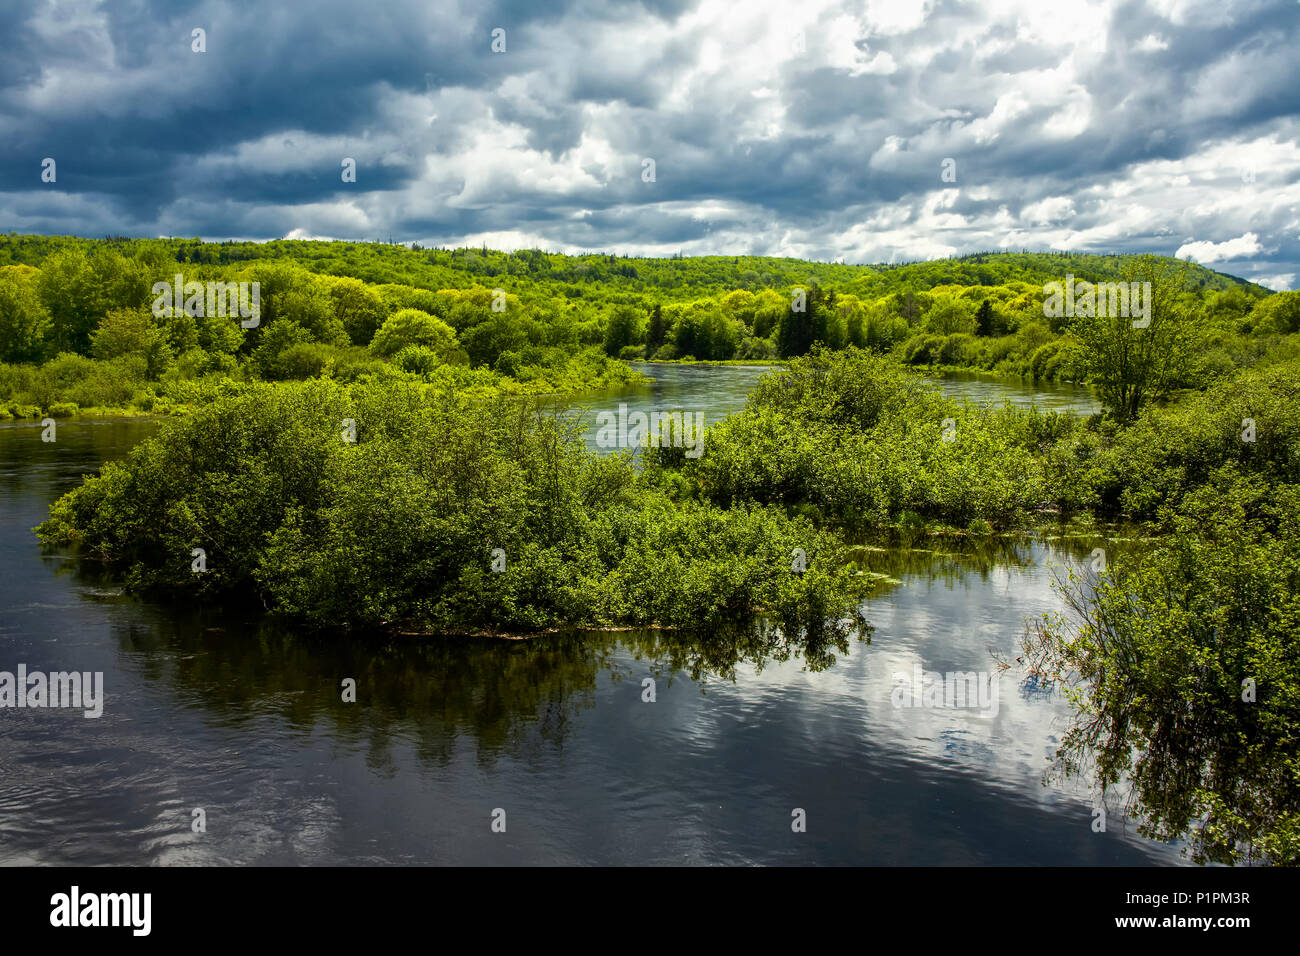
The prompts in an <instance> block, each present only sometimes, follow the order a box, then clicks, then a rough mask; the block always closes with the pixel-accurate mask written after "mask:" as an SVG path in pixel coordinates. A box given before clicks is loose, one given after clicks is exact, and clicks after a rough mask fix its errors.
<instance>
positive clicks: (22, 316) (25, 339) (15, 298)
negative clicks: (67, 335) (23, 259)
mask: <svg viewBox="0 0 1300 956" xmlns="http://www.w3.org/2000/svg"><path fill="white" fill-rule="evenodd" d="M34 274H35V270H34V269H31V268H25V267H22V266H6V267H4V268H2V269H0V361H4V362H39V361H40V360H41V359H43V358H46V357H47V351H46V341H47V339H48V338H49V336H50V332H51V324H50V313H49V311H48V310H47V309H46V308H45V305H44V303H43V302H41V298H40V295H39V294H38V293H37V283H36V280H35V278H34Z"/></svg>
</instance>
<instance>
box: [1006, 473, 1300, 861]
mask: <svg viewBox="0 0 1300 956" xmlns="http://www.w3.org/2000/svg"><path fill="white" fill-rule="evenodd" d="M1297 515H1300V485H1297V484H1294V483H1291V484H1285V485H1280V486H1279V485H1275V484H1272V483H1270V482H1268V481H1264V480H1262V479H1261V478H1260V477H1259V476H1248V475H1244V474H1241V473H1240V472H1239V471H1238V470H1237V468H1236V466H1235V465H1226V466H1224V467H1222V468H1221V469H1218V470H1217V471H1215V473H1214V474H1213V475H1212V476H1210V478H1209V480H1208V481H1207V483H1206V484H1204V485H1203V486H1201V487H1200V488H1198V489H1197V490H1196V491H1195V492H1192V493H1191V494H1189V495H1188V496H1187V497H1186V498H1185V499H1183V501H1182V502H1181V504H1180V505H1179V507H1178V508H1176V509H1174V508H1167V509H1165V510H1164V512H1163V514H1162V519H1161V530H1162V531H1163V532H1164V535H1163V536H1162V537H1161V538H1160V539H1159V540H1158V542H1157V544H1156V545H1155V546H1154V548H1153V550H1151V551H1150V552H1149V553H1144V554H1138V555H1136V556H1134V557H1132V558H1131V559H1128V560H1124V559H1122V558H1121V559H1120V560H1117V561H1115V562H1113V563H1111V564H1110V566H1109V568H1108V570H1107V571H1106V573H1105V574H1104V575H1102V576H1101V578H1100V579H1099V580H1094V581H1080V580H1075V581H1072V582H1069V583H1067V584H1065V585H1064V586H1063V588H1062V590H1063V592H1064V594H1065V597H1066V600H1067V602H1068V606H1069V614H1068V615H1054V616H1050V617H1048V618H1046V619H1045V620H1044V621H1043V622H1042V623H1041V624H1040V625H1039V627H1038V628H1037V630H1036V632H1034V633H1033V634H1032V635H1031V636H1030V637H1029V638H1027V639H1026V651H1027V654H1028V656H1029V657H1030V659H1031V660H1032V662H1033V667H1034V668H1035V670H1036V672H1037V673H1039V674H1041V675H1043V676H1044V677H1047V678H1049V679H1052V680H1057V681H1062V682H1064V683H1065V684H1066V685H1067V686H1068V687H1070V688H1071V696H1072V698H1073V699H1074V701H1075V702H1076V704H1077V705H1078V707H1079V717H1078V719H1077V720H1076V722H1075V724H1074V726H1073V727H1072V729H1071V730H1070V732H1069V733H1068V734H1067V736H1066V737H1065V739H1064V741H1063V743H1062V746H1061V748H1060V750H1059V752H1058V759H1059V767H1060V769H1061V770H1062V771H1064V772H1066V773H1079V772H1082V771H1084V770H1092V771H1094V772H1095V774H1096V776H1097V779H1098V780H1099V782H1100V783H1101V784H1102V785H1103V786H1104V787H1106V788H1108V789H1109V788H1120V787H1122V788H1123V789H1124V790H1126V791H1128V792H1129V793H1130V795H1131V796H1132V798H1133V800H1132V803H1133V805H1134V807H1135V809H1136V811H1137V812H1138V814H1139V815H1140V817H1141V818H1142V820H1143V822H1142V826H1141V828H1140V829H1141V832H1142V833H1144V834H1146V835H1149V836H1152V837H1155V838H1156V839H1164V840H1168V839H1175V838H1181V837H1184V836H1190V838H1191V849H1192V854H1193V857H1194V858H1195V859H1196V860H1197V861H1198V862H1203V863H1204V862H1213V863H1240V862H1261V861H1262V862H1267V863H1274V864H1288V865H1296V864H1298V863H1300V811H1298V810H1297V807H1298V806H1300V749H1298V748H1297V747H1296V740H1297V739H1298V738H1300V643H1297V641H1296V635H1297V633H1300V576H1297V574H1296V567H1297V563H1298V562H1300V524H1298V523H1297Z"/></svg>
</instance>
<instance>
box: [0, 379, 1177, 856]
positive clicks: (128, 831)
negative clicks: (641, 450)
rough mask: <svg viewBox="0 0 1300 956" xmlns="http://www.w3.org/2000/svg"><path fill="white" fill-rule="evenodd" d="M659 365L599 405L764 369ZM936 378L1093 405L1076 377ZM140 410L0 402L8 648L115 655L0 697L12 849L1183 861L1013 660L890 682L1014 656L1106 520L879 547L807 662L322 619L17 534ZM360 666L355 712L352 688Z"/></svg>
mask: <svg viewBox="0 0 1300 956" xmlns="http://www.w3.org/2000/svg"><path fill="white" fill-rule="evenodd" d="M649 371H650V374H653V375H655V376H657V377H658V381H657V382H656V384H654V385H650V386H642V387H638V388H635V389H631V390H628V391H627V392H625V393H623V394H621V395H617V396H605V397H602V398H601V399H599V400H593V401H591V402H588V403H586V406H587V411H588V412H591V411H593V410H598V409H600V408H604V407H615V408H616V407H617V404H618V402H619V401H626V402H628V403H629V404H630V405H631V406H632V407H634V408H640V409H643V410H653V409H655V408H661V409H662V408H671V407H679V408H688V409H699V410H703V411H705V412H706V413H707V417H708V418H709V419H710V420H716V419H717V418H719V417H721V416H722V415H725V414H728V413H730V412H732V411H735V410H736V409H737V408H739V407H740V406H741V405H743V403H744V398H745V394H746V393H747V392H748V390H749V388H750V387H752V383H753V381H754V379H755V377H756V376H757V375H758V374H761V372H762V371H763V370H761V369H753V368H748V369H746V368H737V367H725V368H688V367H680V366H671V367H663V366H656V367H652V368H651V369H650V370H649ZM943 387H944V388H945V390H947V391H949V392H951V393H953V394H964V395H967V396H969V397H971V398H972V399H973V400H976V401H998V400H1002V399H1004V398H1005V399H1007V400H1010V401H1013V402H1019V403H1024V402H1038V403H1039V404H1042V405H1044V406H1050V407H1057V408H1066V407H1072V408H1076V409H1078V410H1081V411H1089V410H1091V408H1092V407H1095V406H1094V403H1093V400H1092V398H1091V396H1090V395H1089V394H1088V393H1087V392H1086V391H1084V390H1080V389H1068V388H1065V389H1062V388H1052V389H1035V388H1033V387H1030V386H1020V385H999V384H998V383H992V382H989V381H988V380H962V379H956V380H948V381H946V382H945V383H944V384H943ZM611 398H612V399H613V400H614V402H613V405H612V406H611V405H609V404H607V403H606V399H611ZM154 427H156V425H155V423H152V422H149V421H139V420H136V421H132V420H116V421H86V420H72V421H65V422H61V423H60V424H59V426H58V435H57V441H56V442H54V443H44V442H42V441H41V440H40V428H39V426H37V425H35V424H33V423H9V424H4V425H0V670H7V671H11V672H12V671H15V670H16V668H17V665H18V664H20V663H22V664H25V665H26V666H27V668H28V670H29V671H45V672H50V671H59V670H69V669H75V670H79V671H102V672H103V673H104V682H105V688H106V700H105V705H104V713H103V716H102V717H100V718H98V719H85V718H84V717H83V716H82V714H81V712H80V711H68V710H55V709H41V710H31V709H23V710H16V709H8V708H6V709H3V710H0V863H4V864H11V865H12V864H70V863H78V864H140V865H148V864H211V863H243V864H374V863H421V864H542V863H559V864H564V863H591V864H644V863H667V864H673V863H676V864H688V863H698V864H755V863H758V864H785V863H791V864H801V863H824V864H1015V863H1024V864H1119V865H1142V864H1151V863H1176V862H1179V861H1180V857H1179V856H1178V853H1177V850H1176V848H1174V847H1170V846H1167V845H1164V844H1159V843H1154V842H1152V841H1149V840H1146V839H1143V838H1141V837H1139V836H1137V834H1136V832H1135V827H1134V824H1133V823H1132V822H1128V823H1126V822H1125V821H1124V820H1123V818H1122V815H1121V813H1120V810H1119V808H1117V807H1111V808H1110V812H1109V815H1108V816H1107V818H1106V829H1105V832H1096V831H1095V824H1094V820H1095V814H1094V812H1093V800H1092V799H1091V798H1090V796H1089V794H1088V792H1087V790H1086V788H1084V787H1083V786H1082V785H1078V784H1063V783H1061V782H1059V781H1050V782H1049V783H1047V784H1044V782H1043V772H1044V770H1045V768H1046V766H1047V757H1048V755H1049V754H1050V753H1051V752H1052V750H1053V747H1054V745H1055V743H1056V742H1057V741H1058V738H1059V736H1060V734H1061V733H1062V731H1063V729H1064V727H1065V725H1066V722H1067V719H1068V717H1069V713H1070V711H1069V708H1068V706H1067V705H1066V704H1065V702H1064V701H1062V700H1061V699H1060V697H1059V696H1058V695H1056V694H1053V693H1052V692H1050V691H1044V690H1041V689H1038V688H1035V687H1032V686H1026V685H1022V684H1021V683H1020V682H1019V680H1018V679H1017V678H1016V677H1015V672H1014V671H1012V672H1007V673H1006V674H1004V675H1003V676H1002V677H1001V679H1000V681H999V683H998V687H999V695H998V697H997V707H996V709H992V708H988V707H986V708H984V709H982V710H980V709H972V708H966V709H936V708H923V707H898V706H895V705H894V704H895V697H896V688H897V687H898V686H899V682H900V676H899V675H911V674H913V673H914V672H915V668H917V667H918V666H919V667H920V668H921V669H922V670H924V671H935V672H940V673H944V672H951V671H974V672H993V671H994V670H996V668H995V666H994V657H993V655H994V654H995V653H998V654H1003V655H1009V656H1010V657H1015V656H1016V646H1017V641H1018V639H1019V636H1020V634H1021V631H1022V629H1023V626H1024V622H1025V620H1026V619H1028V618H1034V617H1037V616H1038V615H1040V614H1041V613H1043V612H1044V611H1048V610H1052V609H1054V608H1056V607H1057V606H1058V602H1057V599H1056V597H1055V596H1054V594H1053V592H1052V589H1051V581H1052V575H1053V573H1054V570H1056V571H1059V570H1060V569H1062V568H1063V567H1065V566H1066V565H1067V564H1068V563H1071V562H1078V561H1081V560H1083V559H1085V558H1086V556H1087V555H1088V553H1089V551H1090V549H1091V548H1092V547H1093V546H1095V544H1096V542H1095V541H1091V540H1086V539H1078V540H1067V539H1052V540H1049V539H1046V538H1043V539H1032V540H1031V539H1025V540H1016V541H1007V540H999V541H995V542H993V543H992V544H987V545H984V546H982V547H981V548H975V549H968V550H966V551H964V552H958V553H954V554H938V553H935V552H933V551H929V550H926V549H913V550H908V551H901V550H900V551H894V552H884V553H881V554H880V555H879V556H878V557H879V561H878V562H877V563H876V565H875V567H876V569H877V570H881V571H883V572H884V573H887V574H889V575H891V577H892V578H893V580H892V581H891V582H887V583H885V584H883V585H882V587H881V589H880V590H879V591H878V592H877V593H876V594H875V595H874V596H873V597H872V599H871V600H869V601H868V603H867V608H866V613H867V616H868V618H869V619H870V621H871V623H872V624H873V625H874V628H875V630H874V633H873V635H872V640H871V643H870V644H865V643H855V644H852V645H851V646H850V649H849V652H848V653H847V654H839V653H837V654H836V657H837V658H838V659H837V660H836V661H835V662H834V663H833V664H832V665H831V666H828V667H825V668H823V669H820V670H813V669H806V668H805V666H804V661H802V660H799V659H794V660H788V661H784V662H781V661H757V662H756V661H753V660H745V659H741V660H738V661H734V662H733V661H723V662H721V663H719V662H717V661H714V662H712V663H713V665H714V669H713V670H712V671H710V670H709V668H705V669H704V670H703V672H701V673H699V674H695V675H692V674H691V673H690V670H691V667H690V663H689V659H690V657H691V651H690V647H689V645H686V646H683V645H681V644H680V642H677V641H673V640H669V639H667V638H666V637H665V636H664V635H655V634H652V633H638V632H632V633H615V634H583V633H574V634H566V635H557V636H551V637H544V638H539V639H535V640H531V641H493V640H456V641H415V640H402V641H394V642H391V643H385V644H380V645H377V644H373V643H368V642H363V641H357V640H344V639H321V638H315V637H311V638H309V637H306V636H303V635H301V634H298V633H294V632H293V631H292V630H287V629H284V628H282V627H279V626H276V625H273V624H271V623H269V622H267V621H265V620H261V619H258V618H256V617H253V616H251V615H250V614H249V613H247V612H240V613H238V614H236V613H233V612H223V611H221V610H219V609H206V610H205V609H197V608H193V607H176V606H164V605H158V604H151V603H146V602H141V601H137V600H134V599H131V598H129V597H126V596H123V595H122V594H121V591H120V585H119V584H118V583H117V582H112V581H102V580H96V579H93V578H90V577H87V576H86V575H85V574H83V573H79V572H77V571H76V570H74V568H73V565H72V562H71V561H70V560H69V559H68V558H67V557H66V556H62V555H59V554H42V553H41V551H40V550H39V548H38V547H37V544H36V541H35V538H34V536H33V535H32V533H31V528H32V527H33V526H34V525H36V524H37V523H39V522H40V521H41V520H42V519H43V518H44V516H45V514H46V509H47V508H48V506H49V503H50V502H51V501H53V500H54V499H55V498H56V497H57V496H58V495H60V494H61V493H63V492H64V491H66V490H68V489H70V488H72V487H73V486H75V485H76V484H77V482H78V481H79V480H80V477H81V475H83V474H84V473H88V472H92V471H94V469H95V468H96V467H97V466H98V465H99V464H100V463H101V462H103V461H105V460H108V459H112V458H117V457H121V456H123V455H125V454H126V453H127V452H128V450H129V449H130V448H131V447H132V445H133V444H134V443H136V442H137V441H139V440H140V439H141V438H142V437H144V436H145V435H147V434H148V433H149V432H150V431H151V430H152V429H153V428H154ZM590 437H591V431H590V429H589V430H588V438H589V440H590ZM732 663H734V667H728V666H727V665H728V664H732ZM675 664H676V665H680V666H675ZM719 670H720V671H723V673H718V671H719ZM349 677H351V678H353V679H355V680H356V682H357V696H358V702H357V703H343V702H342V701H341V700H340V691H339V688H340V684H341V682H342V681H343V680H344V679H345V678H349ZM647 677H649V678H653V679H654V680H655V682H656V683H655V700H654V701H653V702H646V701H644V700H643V680H644V679H645V678H647ZM196 810H202V818H203V820H204V821H205V823H206V829H205V830H204V832H195V828H194V825H193V822H194V821H195V820H196V819H197V818H198V817H197V816H196V813H195V811H196ZM497 810H503V811H504V817H505V821H506V826H505V832H494V831H493V828H492V822H493V814H494V811H497ZM797 811H802V812H803V818H804V819H805V820H806V832H793V830H792V826H791V822H792V820H793V819H795V818H796V815H797ZM497 818H498V819H500V814H498V815H497Z"/></svg>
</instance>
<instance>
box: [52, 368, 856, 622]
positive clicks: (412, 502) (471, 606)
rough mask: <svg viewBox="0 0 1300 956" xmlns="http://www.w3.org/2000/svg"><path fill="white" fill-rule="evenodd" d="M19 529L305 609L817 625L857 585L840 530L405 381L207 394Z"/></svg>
mask: <svg viewBox="0 0 1300 956" xmlns="http://www.w3.org/2000/svg"><path fill="white" fill-rule="evenodd" d="M349 418H350V419H353V420H354V421H355V422H356V423H357V441H356V442H355V443H352V442H348V441H344V440H343V437H342V434H341V431H340V429H341V422H342V421H343V420H344V419H349ZM39 533H40V535H41V538H42V540H44V541H45V542H47V543H62V544H76V545H78V546H80V548H81V549H82V553H83V554H84V555H86V556H87V557H93V558H97V559H99V560H103V561H106V562H108V563H109V564H111V565H113V566H114V567H117V568H120V569H122V570H124V571H125V573H126V574H127V578H128V580H129V582H130V584H131V586H132V587H134V588H139V589H145V590H165V591H172V592H179V593H186V594H192V595H195V596H199V597H209V598H221V599H235V598H237V597H238V596H239V595H241V594H242V595H244V596H245V597H248V598H252V597H254V596H256V597H258V598H260V600H261V601H263V602H265V603H266V604H267V606H269V607H271V608H272V609H274V610H275V611H277V612H278V613H281V614H284V615H286V616H289V617H292V618H294V619H298V620H302V621H304V622H307V623H309V624H313V625H316V626H347V627H402V628H422V629H424V628H428V629H434V630H438V631H462V632H463V631H466V630H480V629H489V630H522V631H531V630H537V629H541V628H546V627H553V626H557V625H561V624H565V625H575V624H577V625H582V624H586V625H612V624H640V625H647V624H655V623H657V624H662V625H665V626H672V627H691V628H711V627H717V626H723V625H736V624H742V625H743V624H745V623H746V622H752V621H753V620H754V619H755V617H756V616H757V615H760V614H762V615H767V616H770V617H771V618H772V619H773V620H775V621H778V622H780V623H782V624H783V625H784V626H786V627H788V628H793V629H794V632H795V633H798V632H799V630H800V629H802V628H808V629H810V630H814V631H817V632H823V631H825V630H826V629H827V628H828V627H830V626H832V625H830V624H828V622H833V621H835V620H839V619H840V618H841V617H843V616H844V615H845V614H848V613H851V612H852V610H853V608H854V606H855V603H856V594H857V585H856V584H855V579H854V578H853V577H852V575H851V573H850V572H849V571H848V570H846V569H845V568H844V567H843V563H844V562H843V560H842V555H841V553H840V549H839V546H838V545H837V544H836V543H835V542H834V540H833V539H831V538H829V537H828V536H826V535H824V534H823V533H820V532H817V531H815V530H814V529H813V528H812V527H811V526H809V525H808V524H807V523H806V522H803V521H799V520H794V519H790V518H787V517H786V516H785V515H784V514H782V513H781V512H779V511H773V510H770V509H764V508H758V507H755V508H745V509H739V510H736V511H730V512H723V511H719V510H717V509H715V508H712V507H711V506H707V505H703V504H700V503H698V502H685V503H681V504H678V503H674V502H673V501H671V500H670V499H668V498H667V497H665V496H664V495H663V494H662V493H661V492H659V491H657V490H656V489H655V488H654V487H653V486H651V485H649V484H647V483H645V482H643V481H642V480H641V478H640V477H639V476H638V475H637V473H636V472H635V471H634V470H633V469H632V466H631V462H630V460H629V459H628V458H627V457H625V456H624V457H617V456H616V457H610V458H601V457H594V456H592V455H590V454H588V453H587V452H585V450H584V449H583V446H582V444H581V442H579V441H578V440H577V438H576V436H575V435H574V434H573V433H572V431H571V426H569V425H566V424H565V420H564V419H562V418H557V417H549V416H545V415H541V414H539V413H538V412H537V411H536V410H535V409H534V408H532V407H531V406H529V405H527V404H525V403H520V402H514V401H508V400H502V399H497V400H492V401H468V400H465V399H464V398H462V397H460V396H459V395H457V394H455V393H454V392H452V391H450V390H431V389H428V388H420V387H417V386H413V385H410V384H408V383H392V384H390V383H377V382H370V383H367V384H358V385H356V386H352V387H350V388H349V387H344V386H340V385H337V384H333V383H330V382H327V381H319V380H318V381H312V382H306V383H301V384H282V385H263V384H256V385H252V386H248V387H245V388H243V389H240V390H239V391H237V392H235V393H234V394H231V395H227V396H223V397H214V398H213V399H212V400H210V401H209V402H208V403H207V404H205V405H204V406H203V407H201V408H199V409H198V410H197V411H196V412H195V413H194V414H193V415H192V416H187V417H186V418H184V419H180V420H176V421H172V422H170V423H168V424H167V425H166V426H165V427H164V429H163V431H162V432H161V433H160V434H159V435H157V436H156V437H155V438H152V439H150V440H148V441H146V442H144V443H143V444H141V445H140V446H138V447H137V448H136V449H135V450H134V451H133V452H132V454H131V456H130V458H129V459H127V460H126V461H124V462H113V463H109V464H107V465H105V466H104V467H103V468H102V469H101V472H100V474H99V475H98V476H97V477H94V478H91V479H88V480H87V481H86V482H85V483H84V484H83V485H81V486H80V487H79V488H78V489H76V490H74V491H73V492H71V493H69V494H68V495H66V496H64V497H63V498H62V499H60V500H59V501H58V502H56V504H55V505H54V506H53V507H52V509H51V516H50V519H49V520H48V521H47V522H46V523H45V524H44V525H42V526H41V528H40V529H39ZM195 548H202V549H203V550H204V552H205V556H206V562H207V571H205V572H203V573H195V572H194V571H192V570H191V562H192V552H193V549H195ZM495 548H500V549H501V551H500V552H495V551H494V550H493V549H495ZM795 548H802V549H803V550H804V552H805V553H806V555H807V562H808V567H807V570H806V571H805V572H803V573H797V572H795V571H793V570H792V569H791V555H792V553H793V551H794V549H795ZM502 562H504V563H503V564H502Z"/></svg>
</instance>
